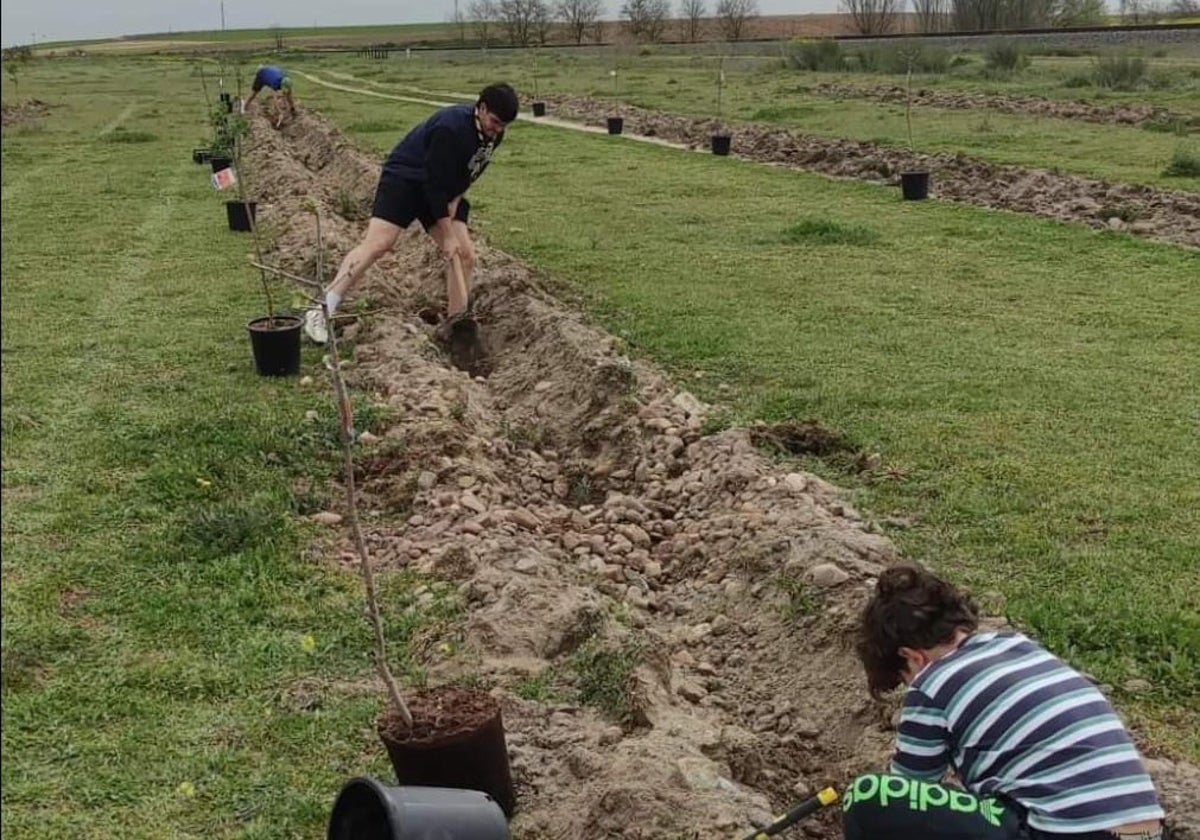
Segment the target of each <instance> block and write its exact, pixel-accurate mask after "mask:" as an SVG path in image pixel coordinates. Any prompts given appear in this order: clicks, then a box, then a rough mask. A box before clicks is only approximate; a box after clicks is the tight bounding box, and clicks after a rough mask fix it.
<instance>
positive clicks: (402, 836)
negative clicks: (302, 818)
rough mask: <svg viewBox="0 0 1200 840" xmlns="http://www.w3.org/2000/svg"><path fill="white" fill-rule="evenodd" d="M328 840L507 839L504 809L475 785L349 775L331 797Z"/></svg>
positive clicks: (508, 836)
mask: <svg viewBox="0 0 1200 840" xmlns="http://www.w3.org/2000/svg"><path fill="white" fill-rule="evenodd" d="M327 836H328V840H426V838H445V840H509V838H510V835H509V832H508V824H507V823H506V822H505V821H504V812H503V811H501V810H500V806H499V805H497V804H496V802H495V801H494V800H493V799H492V798H491V797H490V796H488V795H487V794H486V793H482V792H481V791H477V790H456V789H452V788H437V787H394V786H392V785H385V784H383V783H382V782H380V781H377V780H376V779H370V778H366V777H359V778H357V779H351V780H350V781H348V782H347V783H346V784H345V785H344V786H343V787H342V790H341V793H339V794H338V797H337V799H336V800H335V801H334V803H333V813H332V814H331V815H330V817H329V833H328V835H327Z"/></svg>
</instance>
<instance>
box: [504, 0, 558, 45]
mask: <svg viewBox="0 0 1200 840" xmlns="http://www.w3.org/2000/svg"><path fill="white" fill-rule="evenodd" d="M549 17H550V13H549V10H548V9H547V7H546V3H545V2H544V0H500V25H501V26H503V27H504V31H505V33H506V34H507V35H508V42H509V43H510V44H512V45H513V46H514V47H528V46H529V45H530V44H531V43H533V42H534V40H535V39H536V38H537V37H539V36H541V35H544V34H545V32H546V22H547V21H548V20H549Z"/></svg>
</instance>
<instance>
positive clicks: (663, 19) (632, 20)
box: [621, 0, 671, 42]
mask: <svg viewBox="0 0 1200 840" xmlns="http://www.w3.org/2000/svg"><path fill="white" fill-rule="evenodd" d="M670 16H671V2H670V0H626V2H625V5H623V6H622V7H621V17H623V18H625V28H626V29H628V30H629V34H630V35H632V36H633V37H635V38H637V39H639V40H643V41H652V42H656V41H661V40H662V36H663V32H665V31H666V28H667V18H669V17H670Z"/></svg>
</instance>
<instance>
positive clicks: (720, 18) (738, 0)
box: [717, 0, 758, 41]
mask: <svg viewBox="0 0 1200 840" xmlns="http://www.w3.org/2000/svg"><path fill="white" fill-rule="evenodd" d="M757 16H758V0H717V25H718V26H720V27H721V34H722V35H723V36H724V37H725V39H726V40H728V41H740V40H742V37H743V36H744V35H745V34H746V23H747V21H749V20H750V18H752V17H757Z"/></svg>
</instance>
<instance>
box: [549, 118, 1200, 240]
mask: <svg viewBox="0 0 1200 840" xmlns="http://www.w3.org/2000/svg"><path fill="white" fill-rule="evenodd" d="M545 98H546V100H547V101H549V102H551V103H552V113H553V114H554V115H555V116H556V117H561V118H563V119H568V120H578V121H580V122H584V123H587V124H588V125H596V126H601V125H604V124H605V119H606V118H607V117H609V116H617V115H619V116H623V117H624V118H625V132H626V133H629V134H642V135H646V136H651V137H659V138H662V139H664V140H669V141H672V142H675V143H682V144H684V145H686V146H689V147H691V148H707V147H708V144H709V138H710V136H711V135H712V134H713V132H714V131H716V130H717V129H718V127H719V124H718V123H717V121H716V120H711V119H706V120H700V119H692V118H690V117H681V116H677V115H674V114H666V113H662V112H659V111H651V110H647V109H644V108H636V107H634V106H631V105H617V106H614V105H613V104H612V103H609V102H603V101H600V100H595V99H584V98H578V97H545ZM732 153H733V154H734V155H737V156H739V157H744V158H748V159H750V160H756V161H762V162H764V163H775V164H782V165H784V166H790V167H793V168H795V169H804V170H808V171H811V172H820V173H823V174H825V175H833V176H835V177H838V178H854V179H858V180H865V181H876V182H880V183H886V184H899V183H900V173H901V172H909V171H914V170H926V171H928V172H930V173H931V175H930V185H931V186H930V192H931V194H932V195H934V196H935V197H937V198H942V199H949V200H951V201H961V202H964V203H967V204H976V205H980V206H983V207H999V208H1003V209H1005V210H1016V211H1018V212H1021V213H1034V214H1036V215H1038V216H1045V217H1047V218H1051V219H1060V220H1063V221H1070V222H1082V223H1084V224H1086V225H1090V226H1091V227H1095V228H1107V229H1110V230H1124V231H1129V232H1131V233H1134V234H1137V235H1139V236H1145V237H1148V238H1150V239H1159V240H1162V241H1164V242H1173V243H1176V244H1181V245H1190V246H1192V247H1200V193H1194V192H1186V191H1184V190H1164V189H1156V188H1154V187H1147V186H1141V185H1138V184H1119V183H1110V182H1108V181H1101V180H1098V179H1095V178H1084V177H1081V176H1078V175H1061V174H1057V173H1054V172H1049V171H1047V170H1042V169H1026V168H1024V167H1020V166H1000V165H996V164H990V163H986V162H984V161H981V160H977V159H975V158H970V157H967V156H965V155H949V154H937V155H925V154H917V153H914V152H909V151H906V150H904V149H897V148H892V147H888V146H881V145H878V144H875V143H860V142H857V141H853V140H842V139H833V138H826V137H813V136H810V135H806V134H802V133H800V132H797V131H788V130H786V129H781V128H773V127H767V126H761V125H753V124H739V125H737V126H736V127H735V128H734V133H733V145H732Z"/></svg>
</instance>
